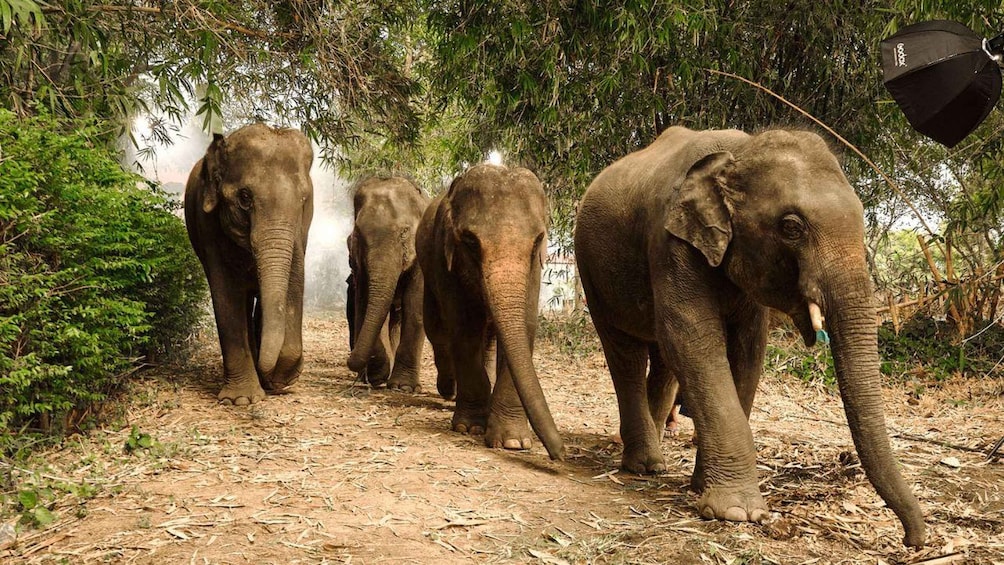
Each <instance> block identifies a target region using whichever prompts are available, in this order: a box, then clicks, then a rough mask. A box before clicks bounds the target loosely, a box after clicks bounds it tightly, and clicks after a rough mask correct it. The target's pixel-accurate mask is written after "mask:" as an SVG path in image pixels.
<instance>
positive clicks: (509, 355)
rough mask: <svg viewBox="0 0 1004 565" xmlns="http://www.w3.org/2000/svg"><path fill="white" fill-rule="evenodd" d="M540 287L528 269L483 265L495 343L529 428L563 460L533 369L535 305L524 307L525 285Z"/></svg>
mask: <svg viewBox="0 0 1004 565" xmlns="http://www.w3.org/2000/svg"><path fill="white" fill-rule="evenodd" d="M528 284H540V283H539V281H534V280H531V277H530V271H529V269H528V266H522V265H521V266H515V265H513V264H512V263H509V264H507V265H506V266H504V267H503V266H500V265H496V266H495V267H494V268H493V267H491V266H489V265H486V272H485V293H486V295H487V296H486V298H487V301H488V308H489V310H490V311H491V315H492V318H493V319H494V320H495V327H496V332H497V334H498V340H499V343H500V345H501V346H502V348H503V349H504V350H505V358H506V361H507V362H508V364H509V369H510V372H511V373H512V379H513V384H514V385H515V387H516V392H517V394H519V399H520V402H522V403H523V409H524V410H525V411H526V415H527V419H529V420H530V426H531V427H532V428H533V431H534V432H535V433H536V434H537V437H539V438H540V441H541V442H542V443H543V444H544V448H545V449H547V454H548V455H550V457H551V459H555V460H558V459H562V458H563V457H564V453H565V447H564V444H563V443H562V441H561V436H560V435H559V434H558V428H557V426H555V425H554V419H553V418H552V417H551V411H550V410H549V409H548V407H547V400H546V399H545V398H544V391H543V390H542V389H541V388H540V381H539V380H538V379H537V372H536V371H535V370H534V368H533V351H532V349H531V345H530V326H531V324H534V323H536V320H531V319H528V318H529V317H530V316H533V317H536V313H537V308H536V304H533V305H530V304H527V285H528Z"/></svg>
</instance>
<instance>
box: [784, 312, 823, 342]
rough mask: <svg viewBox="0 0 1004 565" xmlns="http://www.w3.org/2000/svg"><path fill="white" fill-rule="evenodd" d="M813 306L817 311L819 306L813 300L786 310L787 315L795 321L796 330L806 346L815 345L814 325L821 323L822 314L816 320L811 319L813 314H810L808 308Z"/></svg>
mask: <svg viewBox="0 0 1004 565" xmlns="http://www.w3.org/2000/svg"><path fill="white" fill-rule="evenodd" d="M813 307H815V310H816V311H817V312H818V310H819V306H818V305H816V304H815V303H814V302H803V303H801V304H800V305H798V306H797V307H796V308H795V309H794V310H793V311H791V312H788V316H789V317H790V318H791V321H792V322H794V323H795V327H796V328H798V332H799V333H800V334H802V339H803V340H804V341H805V346H806V347H813V346H814V345H816V329H815V326H816V325H820V327H822V326H821V323H822V316H819V318H818V320H813V318H814V317H816V316H814V315H812V314H810V310H811V309H813Z"/></svg>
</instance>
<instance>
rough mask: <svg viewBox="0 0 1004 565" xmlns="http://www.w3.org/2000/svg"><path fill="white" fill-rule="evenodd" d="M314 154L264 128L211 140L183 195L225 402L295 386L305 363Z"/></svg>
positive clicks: (301, 142)
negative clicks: (205, 286)
mask: <svg viewBox="0 0 1004 565" xmlns="http://www.w3.org/2000/svg"><path fill="white" fill-rule="evenodd" d="M313 158H314V157H313V150H312V149H311V147H310V142H309V141H308V140H307V138H306V137H305V136H304V135H303V134H302V133H300V132H299V131H297V130H294V129H272V128H270V127H268V126H266V125H264V124H252V125H249V126H246V127H243V128H241V129H239V130H237V131H235V132H233V133H231V134H230V135H229V136H227V137H225V138H224V137H223V136H222V135H219V134H217V135H215V136H214V137H213V142H212V144H211V145H210V146H209V149H208V150H207V151H206V155H205V156H204V157H203V158H202V159H201V160H200V161H199V162H198V163H196V164H195V167H194V168H193V169H192V172H191V174H190V175H189V177H188V185H187V186H186V188H185V223H186V225H187V227H188V236H189V239H191V241H192V247H193V248H194V249H195V253H196V254H197V255H198V256H199V260H200V261H202V266H203V268H204V269H205V272H206V277H207V278H208V280H209V290H210V293H211V294H212V298H213V311H214V313H215V315H216V328H217V330H218V333H219V337H220V349H221V351H222V353H223V373H224V383H223V389H222V390H221V391H220V393H219V399H220V401H221V402H223V403H225V404H231V403H232V404H237V405H246V404H251V403H253V402H257V401H258V400H261V399H262V398H264V397H265V391H266V390H270V391H277V390H280V389H283V388H285V387H287V386H289V385H290V384H292V383H293V382H294V381H295V380H296V379H297V377H299V375H300V370H301V367H302V365H303V347H302V319H303V316H302V314H303V254H304V251H305V249H306V246H307V230H308V229H309V228H310V220H311V217H312V216H313V210H314V203H313V185H312V184H311V180H310V164H311V162H312V161H313Z"/></svg>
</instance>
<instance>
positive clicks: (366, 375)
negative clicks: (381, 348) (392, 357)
mask: <svg viewBox="0 0 1004 565" xmlns="http://www.w3.org/2000/svg"><path fill="white" fill-rule="evenodd" d="M359 375H360V377H362V379H363V382H365V383H367V384H369V385H370V386H371V387H373V388H382V387H383V386H384V385H386V384H387V381H388V380H389V377H390V363H388V362H387V361H386V360H380V359H371V360H370V363H369V365H367V366H366V368H365V369H364V370H363V372H360V373H359Z"/></svg>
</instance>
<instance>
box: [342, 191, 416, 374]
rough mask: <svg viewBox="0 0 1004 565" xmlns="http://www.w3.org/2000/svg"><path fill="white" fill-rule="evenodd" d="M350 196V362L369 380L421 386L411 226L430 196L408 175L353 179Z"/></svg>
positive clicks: (353, 368)
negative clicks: (408, 177)
mask: <svg viewBox="0 0 1004 565" xmlns="http://www.w3.org/2000/svg"><path fill="white" fill-rule="evenodd" d="M352 201H353V208H354V210H355V214H354V224H353V227H352V234H351V235H349V239H348V247H349V266H350V267H351V268H352V274H351V276H350V280H349V281H347V283H348V291H349V292H348V294H349V300H350V301H352V303H351V304H349V305H348V308H346V317H347V318H349V320H348V321H349V326H350V340H351V344H350V345H351V347H352V352H351V353H350V354H349V359H348V366H349V369H351V370H353V371H355V372H357V373H359V374H360V376H362V377H363V378H364V380H365V381H366V382H368V383H369V384H370V385H371V386H373V387H379V386H382V385H384V384H385V383H386V384H387V388H390V389H396V390H400V391H402V392H414V393H418V392H421V391H422V385H421V383H420V382H419V366H420V364H421V361H422V349H423V348H424V345H425V331H424V329H423V327H422V293H423V290H422V289H423V279H422V271H421V269H419V267H418V262H417V261H416V260H415V232H416V230H417V229H418V222H419V221H420V220H421V219H422V213H423V212H424V211H425V208H426V207H427V206H428V205H429V199H428V198H427V197H426V196H425V195H424V194H422V191H421V190H419V188H418V187H417V186H415V184H414V183H412V182H411V181H409V180H408V179H405V178H402V177H373V178H369V179H365V180H363V181H362V182H360V183H359V184H358V185H357V186H356V188H355V191H354V195H353V199H352Z"/></svg>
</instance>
